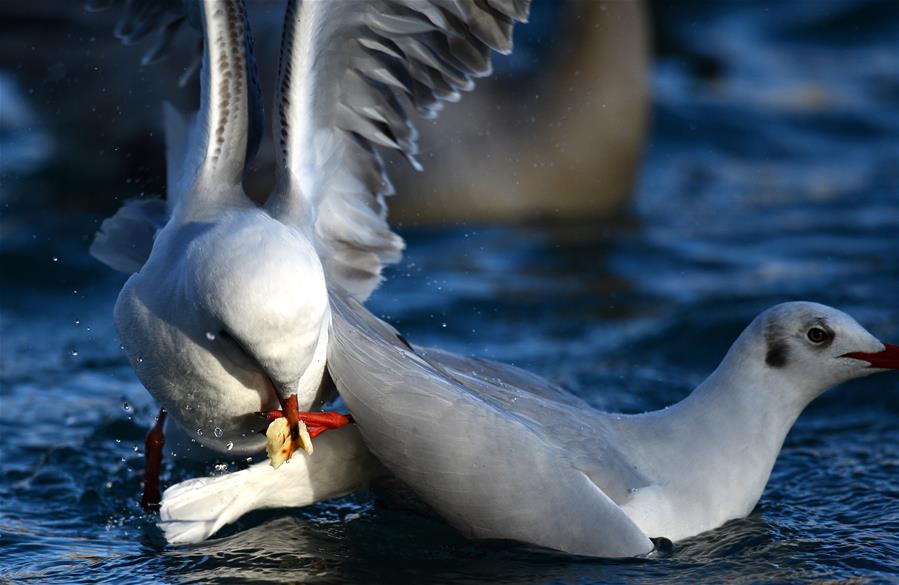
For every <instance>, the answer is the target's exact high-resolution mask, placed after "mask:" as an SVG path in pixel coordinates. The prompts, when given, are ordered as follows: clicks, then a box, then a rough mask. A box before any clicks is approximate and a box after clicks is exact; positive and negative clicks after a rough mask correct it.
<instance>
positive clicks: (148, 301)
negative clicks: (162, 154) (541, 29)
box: [91, 0, 529, 509]
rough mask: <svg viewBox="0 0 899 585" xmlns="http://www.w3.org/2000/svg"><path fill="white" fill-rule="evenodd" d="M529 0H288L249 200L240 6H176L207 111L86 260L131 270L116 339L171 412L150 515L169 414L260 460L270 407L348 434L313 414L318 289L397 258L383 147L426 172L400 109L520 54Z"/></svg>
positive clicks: (320, 311) (182, 130)
mask: <svg viewBox="0 0 899 585" xmlns="http://www.w3.org/2000/svg"><path fill="white" fill-rule="evenodd" d="M528 5H529V0H485V1H484V2H469V1H456V0H380V1H378V2H368V1H362V0H342V1H340V2H303V3H302V4H300V3H299V2H298V1H296V0H290V1H289V2H288V3H287V10H286V15H285V25H284V33H283V39H282V46H281V63H280V72H279V76H278V87H277V90H278V91H277V98H276V100H275V103H276V114H275V115H274V116H273V119H274V135H275V137H276V148H277V150H278V152H277V159H278V167H277V184H276V187H275V189H274V191H273V192H272V193H271V195H270V196H269V197H268V199H267V200H266V201H265V202H264V203H262V204H259V203H257V202H255V201H253V200H251V199H250V198H249V197H248V196H247V195H246V194H245V192H244V190H243V187H242V184H241V182H242V178H243V176H244V170H245V167H246V165H247V164H248V163H249V161H250V159H251V158H252V156H253V153H254V151H255V149H256V146H257V145H258V143H259V137H260V135H261V132H262V108H261V105H260V104H261V98H260V94H261V92H260V89H259V84H258V81H257V76H256V68H255V63H254V59H253V51H252V47H253V42H252V36H251V34H250V30H249V23H248V21H247V16H246V8H245V5H244V2H242V1H240V0H205V1H202V2H194V1H192V2H188V3H186V4H185V6H186V9H189V12H191V14H192V15H193V16H196V17H197V18H198V19H199V20H200V23H201V25H202V26H201V28H202V30H203V37H204V48H203V61H202V70H201V74H200V86H201V91H200V96H201V99H200V109H199V111H198V112H196V113H195V114H192V115H190V116H183V115H181V114H179V113H178V112H176V111H174V109H172V108H170V107H169V108H167V109H166V112H165V113H166V120H165V122H166V141H167V161H166V162H167V185H168V193H167V199H166V201H164V202H163V201H162V200H159V199H148V200H138V201H133V202H130V203H128V204H126V205H125V206H124V207H123V208H122V209H121V210H120V211H119V212H118V213H117V214H116V215H115V216H114V217H112V218H110V219H108V220H106V221H105V222H104V223H103V225H102V227H101V230H100V232H99V233H98V235H97V237H96V239H95V241H94V244H93V246H92V248H91V252H92V253H93V254H94V255H95V256H96V257H98V258H99V259H101V260H103V261H104V262H106V263H107V264H109V265H110V266H112V267H113V268H117V269H119V270H122V271H125V272H133V275H132V276H131V277H130V278H129V279H128V281H127V282H126V284H125V286H124V288H123V289H122V291H121V293H120V294H119V297H118V301H117V303H116V307H115V323H116V328H117V330H118V332H119V335H120V338H121V340H122V344H123V347H124V349H125V352H126V354H127V355H128V358H129V360H130V362H131V364H132V366H133V367H134V370H135V372H136V373H137V376H138V378H139V379H140V381H141V382H142V383H143V384H144V386H146V388H147V389H148V390H149V391H150V393H151V394H152V395H153V397H154V398H155V399H156V400H157V401H158V402H159V404H160V406H161V407H162V409H161V410H160V415H159V418H158V419H157V424H156V426H155V428H154V430H153V431H152V432H151V434H150V435H149V436H148V439H147V462H148V465H147V475H146V484H145V494H144V498H143V500H142V504H143V505H144V507H145V508H147V509H152V508H153V507H154V506H155V505H156V503H157V502H158V486H157V483H158V482H157V479H156V477H157V476H158V470H159V459H160V457H161V448H162V442H163V437H162V422H163V420H164V419H165V416H166V413H167V414H168V415H169V416H170V417H171V419H173V420H174V422H175V423H177V425H178V426H179V427H181V428H182V429H183V430H185V431H186V432H187V433H188V434H189V435H190V436H191V437H192V438H193V439H194V440H196V441H198V442H199V443H201V444H202V445H203V446H205V447H208V448H210V449H213V450H215V451H218V452H223V453H225V452H230V453H231V454H233V455H238V454H251V453H257V452H259V451H260V450H261V449H262V447H263V445H264V443H265V439H264V438H263V437H262V436H260V435H259V434H258V433H257V432H256V431H257V430H258V429H259V426H260V425H261V421H259V419H258V417H256V415H254V412H256V411H270V412H272V413H273V412H274V411H275V410H276V409H277V407H278V406H279V405H280V406H281V407H282V409H283V410H284V414H285V415H286V416H287V418H288V421H291V422H295V421H296V420H297V419H298V418H302V419H303V420H305V421H306V422H307V424H310V425H314V426H310V434H312V435H313V436H315V434H316V433H317V432H321V431H323V430H325V429H327V428H335V427H338V426H340V425H341V424H345V423H346V422H347V420H346V419H345V418H343V417H340V416H335V417H327V416H324V415H320V414H309V413H306V412H304V411H309V410H313V409H318V408H320V407H321V406H322V404H323V403H324V402H326V401H327V400H328V399H329V398H331V397H332V396H333V385H332V384H330V383H329V382H328V380H327V378H326V377H325V375H324V374H325V361H326V352H327V347H328V343H329V342H328V330H329V329H328V326H329V322H330V318H331V314H330V308H329V304H328V291H329V290H333V291H339V292H340V293H342V294H346V295H347V296H348V297H350V298H353V299H355V300H357V301H364V300H365V299H366V298H367V297H368V296H369V295H370V294H371V292H372V291H373V290H374V289H375V288H376V287H377V285H378V283H379V282H380V280H381V270H382V267H383V266H384V265H385V264H389V263H392V262H396V261H397V260H398V259H399V258H400V256H401V252H402V249H403V241H402V239H401V238H400V237H399V236H397V235H396V234H394V233H393V232H392V231H391V230H390V227H389V226H388V224H387V221H386V205H385V202H384V196H386V195H389V194H391V193H392V187H391V185H390V182H389V180H388V179H387V176H386V175H385V173H384V165H383V164H382V162H381V157H380V154H379V149H387V150H396V151H399V152H401V153H402V154H403V155H405V156H406V157H407V158H408V160H409V161H410V163H411V164H413V165H415V166H417V165H418V163H417V162H416V161H415V158H414V156H415V154H416V143H415V140H416V132H415V128H414V126H413V125H412V123H411V121H410V119H409V118H408V115H407V114H408V112H410V111H412V110H415V111H417V112H418V113H419V114H421V115H423V116H426V117H432V116H434V115H436V113H437V111H438V110H439V109H440V107H441V105H442V104H443V102H445V101H455V100H457V99H459V98H460V92H462V91H468V90H470V89H472V88H473V86H474V81H473V79H474V78H476V77H480V76H483V75H486V74H488V73H489V72H490V55H491V51H493V50H496V51H500V52H509V51H511V48H512V41H511V35H512V28H513V25H514V23H515V22H520V21H523V20H524V19H525V18H526V16H527V11H528ZM144 8H147V6H144ZM153 14H156V12H154V11H153V10H150V9H149V8H148V10H147V12H146V14H144V13H143V12H141V13H140V14H138V15H137V16H138V17H140V18H144V17H145V16H148V15H150V16H152V15H153Z"/></svg>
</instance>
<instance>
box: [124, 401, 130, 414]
mask: <svg viewBox="0 0 899 585" xmlns="http://www.w3.org/2000/svg"><path fill="white" fill-rule="evenodd" d="M122 410H124V411H125V412H131V411H132V408H131V405H130V404H128V403H127V402H123V403H122Z"/></svg>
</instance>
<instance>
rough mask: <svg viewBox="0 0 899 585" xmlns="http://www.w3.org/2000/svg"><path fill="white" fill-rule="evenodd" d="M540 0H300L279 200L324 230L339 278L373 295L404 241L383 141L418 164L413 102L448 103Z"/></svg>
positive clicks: (280, 130)
mask: <svg viewBox="0 0 899 585" xmlns="http://www.w3.org/2000/svg"><path fill="white" fill-rule="evenodd" d="M529 3H530V0H341V1H339V2H330V1H307V2H303V3H302V4H299V3H298V2H297V1H296V0H290V2H289V5H288V9H287V17H286V22H285V26H284V37H283V41H282V48H281V67H280V69H281V70H280V75H279V88H278V89H279V97H278V100H277V102H278V108H279V112H278V115H277V117H276V120H275V139H276V148H277V149H278V151H279V152H278V153H277V155H278V157H279V162H280V176H279V179H278V181H279V182H278V187H277V188H276V191H275V193H273V195H272V197H270V199H269V202H268V206H269V209H270V210H271V211H272V213H273V214H274V215H276V216H278V217H282V218H288V219H290V220H291V221H292V222H293V223H296V224H299V225H304V226H306V227H307V228H308V229H309V231H311V232H312V233H313V234H314V239H315V242H316V246H317V249H318V251H319V253H320V255H321V257H322V261H323V264H324V267H325V271H326V275H327V278H328V281H329V282H331V283H333V284H335V285H336V286H338V287H339V288H341V289H343V290H345V291H346V292H348V293H350V294H351V295H352V296H353V297H355V298H356V299H359V300H364V299H365V298H366V297H367V296H368V295H369V294H370V293H371V291H372V290H373V289H374V288H375V287H376V286H377V285H378V283H379V281H380V273H381V269H382V267H383V266H384V265H385V264H389V263H392V262H396V261H397V260H398V259H399V258H400V255H401V252H402V249H403V241H402V240H401V239H400V237H399V236H397V235H396V234H394V233H393V232H391V230H390V227H389V226H388V224H387V220H386V206H385V203H384V196H386V195H390V194H391V193H392V187H391V185H390V181H389V180H388V178H387V176H386V174H385V169H384V165H383V163H382V161H381V157H380V155H379V149H382V148H383V149H389V150H396V151H399V152H401V153H402V154H404V155H405V156H406V158H407V159H408V160H409V161H410V163H411V164H413V165H414V166H416V167H417V166H418V163H417V162H416V160H415V155H416V132H415V127H414V126H413V124H412V122H411V120H410V118H409V114H410V112H412V111H413V110H414V111H417V112H418V113H419V114H421V115H422V116H424V117H433V116H435V115H436V113H437V112H438V110H439V109H440V107H441V105H442V103H443V102H445V101H456V100H458V99H459V97H460V92H462V91H468V90H470V89H472V87H473V86H474V82H473V79H474V78H476V77H480V76H484V75H487V74H489V73H490V70H491V69H490V53H491V50H495V51H499V52H503V53H508V52H510V51H511V49H512V28H513V24H514V23H515V22H522V21H524V20H525V19H526V17H527V13H528V8H529Z"/></svg>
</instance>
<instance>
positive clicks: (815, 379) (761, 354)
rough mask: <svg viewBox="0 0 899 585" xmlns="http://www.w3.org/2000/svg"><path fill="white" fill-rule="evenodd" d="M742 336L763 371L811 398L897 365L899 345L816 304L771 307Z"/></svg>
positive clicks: (784, 304) (798, 303) (844, 316)
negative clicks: (786, 381) (783, 378)
mask: <svg viewBox="0 0 899 585" xmlns="http://www.w3.org/2000/svg"><path fill="white" fill-rule="evenodd" d="M746 335H747V336H748V341H750V342H751V343H752V345H754V346H755V350H756V351H753V352H751V353H752V354H753V355H754V356H755V358H754V359H757V360H760V361H762V362H763V364H764V370H765V371H766V373H768V374H771V375H775V376H778V375H780V376H786V377H788V378H790V379H791V380H793V381H794V385H797V386H798V387H799V388H800V389H802V390H803V391H804V392H803V393H804V394H806V395H807V396H806V397H807V398H808V399H809V400H810V399H813V398H814V397H815V396H818V395H819V394H821V393H822V392H824V391H825V390H827V389H828V388H831V387H832V386H835V385H837V384H840V383H842V382H846V381H848V380H852V379H854V378H860V377H862V376H866V375H869V374H873V373H876V372H881V371H885V370H895V369H899V346H896V345H891V344H888V343H883V342H881V341H880V340H878V339H877V338H876V337H874V336H873V335H871V334H870V333H868V331H866V330H865V328H864V327H862V326H861V325H859V324H858V322H856V321H855V319H853V318H852V317H850V316H849V315H847V314H846V313H844V312H842V311H839V310H837V309H834V308H833V307H828V306H826V305H821V304H818V303H810V302H791V303H783V304H780V305H776V306H774V307H771V308H770V309H768V310H767V311H765V312H763V313H762V314H761V315H759V316H758V317H757V318H756V320H755V321H754V322H753V324H752V325H750V327H749V328H748V329H747V331H746Z"/></svg>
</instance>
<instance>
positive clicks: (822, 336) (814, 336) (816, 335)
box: [806, 327, 830, 343]
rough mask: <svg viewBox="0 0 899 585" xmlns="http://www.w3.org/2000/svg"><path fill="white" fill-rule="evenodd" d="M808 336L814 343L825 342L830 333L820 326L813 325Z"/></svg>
mask: <svg viewBox="0 0 899 585" xmlns="http://www.w3.org/2000/svg"><path fill="white" fill-rule="evenodd" d="M806 337H808V340H809V341H811V342H812V343H824V342H825V341H827V339H828V338H829V337H830V335H829V334H828V333H827V331H825V330H824V329H822V328H820V327H812V328H811V329H809V330H808V333H806Z"/></svg>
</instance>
